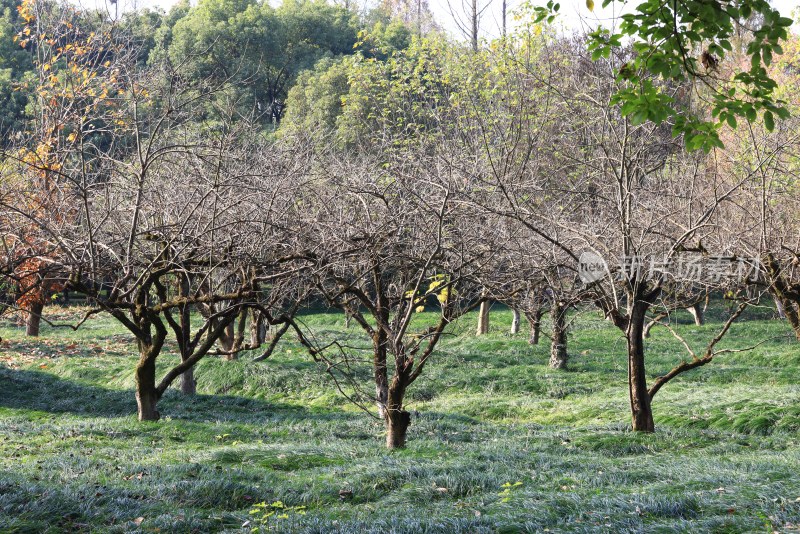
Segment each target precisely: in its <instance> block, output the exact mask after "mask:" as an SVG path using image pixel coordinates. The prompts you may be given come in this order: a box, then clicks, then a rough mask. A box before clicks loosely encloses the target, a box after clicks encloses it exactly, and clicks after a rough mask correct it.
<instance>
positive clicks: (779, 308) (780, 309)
mask: <svg viewBox="0 0 800 534" xmlns="http://www.w3.org/2000/svg"><path fill="white" fill-rule="evenodd" d="M772 300H773V301H775V310H776V311H777V312H778V319H786V309H785V308H784V307H783V302H781V299H779V298H778V297H776V296H775V295H772Z"/></svg>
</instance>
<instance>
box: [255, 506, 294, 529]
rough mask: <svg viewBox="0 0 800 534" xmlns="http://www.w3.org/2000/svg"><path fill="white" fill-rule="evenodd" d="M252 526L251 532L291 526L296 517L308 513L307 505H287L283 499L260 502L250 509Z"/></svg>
mask: <svg viewBox="0 0 800 534" xmlns="http://www.w3.org/2000/svg"><path fill="white" fill-rule="evenodd" d="M250 515H251V516H252V518H253V519H252V523H251V524H252V525H253V526H252V528H251V529H250V532H269V531H272V530H278V529H279V528H281V527H285V528H290V527H291V526H292V524H294V519H296V518H297V517H298V516H304V515H306V507H305V506H286V505H285V504H283V501H275V502H273V503H271V504H267V503H266V502H260V503H258V504H255V505H253V508H252V509H251V510H250Z"/></svg>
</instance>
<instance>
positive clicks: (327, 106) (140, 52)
mask: <svg viewBox="0 0 800 534" xmlns="http://www.w3.org/2000/svg"><path fill="white" fill-rule="evenodd" d="M15 17H17V19H16V20H17V21H18V22H19V24H20V27H19V28H18V31H17V32H16V34H15V37H16V40H17V46H19V47H20V48H21V49H24V50H25V51H26V52H27V53H28V54H29V57H28V59H27V61H29V71H28V74H26V75H25V76H24V77H22V78H20V79H24V80H26V81H25V82H24V84H26V85H24V86H21V87H22V88H23V89H24V90H26V91H27V95H28V97H27V98H28V100H29V102H28V111H27V112H26V113H27V114H28V115H27V118H26V119H25V120H23V121H22V124H23V126H22V127H20V128H19V129H17V130H16V132H18V133H17V134H15V135H14V136H12V139H14V141H13V142H10V143H9V144H8V146H7V147H6V148H5V150H4V153H3V159H2V162H0V171H1V172H2V175H1V176H0V235H1V236H2V240H0V245H1V246H2V248H1V249H0V252H2V256H0V269H1V270H2V271H1V273H2V276H3V282H2V283H3V286H4V288H3V290H4V291H5V293H6V294H7V295H10V294H12V293H13V294H15V295H16V296H15V299H13V300H14V301H15V302H16V305H14V304H11V303H10V302H7V307H8V308H9V309H13V308H15V307H17V308H21V309H22V311H23V312H24V313H25V314H26V315H27V317H28V318H29V320H30V319H31V318H33V319H38V318H39V317H41V316H42V314H43V309H42V306H41V304H43V303H44V301H46V299H47V298H48V296H49V295H51V294H53V293H54V292H59V291H70V292H74V293H79V294H81V295H84V296H85V297H86V298H87V301H88V303H89V306H90V308H89V309H88V311H87V312H86V318H88V317H90V316H92V315H95V314H99V313H106V314H110V315H111V316H112V317H113V318H114V319H116V320H117V321H118V322H119V323H120V324H121V325H122V326H123V327H124V328H126V329H127V330H128V331H129V332H130V333H131V334H132V335H133V336H134V338H135V339H136V344H137V349H138V354H139V358H138V361H137V362H136V367H135V373H136V375H135V376H136V400H137V404H138V414H139V419H141V420H157V419H158V418H159V413H158V408H157V405H158V401H159V399H160V398H161V397H162V396H163V395H164V393H165V392H166V391H167V389H168V388H170V387H171V386H173V384H174V383H176V381H178V380H179V379H180V383H181V389H182V391H184V392H185V393H192V392H193V391H194V387H195V384H194V378H193V376H192V368H193V367H194V365H195V364H196V363H197V362H199V361H200V360H201V359H203V358H205V357H209V356H219V357H224V358H235V357H237V355H240V354H244V353H248V354H250V353H252V352H251V351H258V352H256V353H255V354H257V355H258V356H257V357H256V359H257V360H263V359H266V358H268V357H269V356H270V354H272V352H273V351H274V349H275V346H276V344H277V343H279V342H280V340H281V338H282V337H283V336H285V335H289V336H293V337H294V338H296V339H297V340H298V341H299V342H300V343H301V344H302V346H303V347H304V348H305V349H306V350H307V352H308V354H309V356H310V357H311V358H313V359H314V360H315V361H317V362H319V363H320V366H321V368H323V369H325V370H326V371H327V372H328V373H329V374H330V375H331V377H332V378H333V383H334V384H335V385H336V387H338V388H339V389H340V391H341V392H342V393H343V394H345V395H347V396H348V397H350V398H351V399H352V400H353V401H355V402H357V403H359V404H360V405H361V406H363V407H364V408H365V409H366V410H368V411H370V412H375V411H377V414H378V417H380V418H381V419H382V420H383V421H385V424H386V428H387V446H388V447H390V448H394V447H402V446H403V445H404V444H405V441H406V436H407V430H408V427H409V424H410V416H409V413H408V412H407V411H406V410H405V408H404V399H405V395H406V392H407V391H408V389H409V388H411V387H413V384H414V382H415V381H416V380H417V378H419V377H420V376H421V375H422V373H423V372H424V370H425V368H426V366H427V365H435V359H436V348H437V344H438V343H439V342H440V341H441V339H442V337H443V336H444V335H446V334H447V332H448V329H449V328H450V325H451V324H452V323H453V322H454V321H456V320H457V319H459V317H461V316H463V315H464V314H465V313H467V312H469V311H471V310H474V309H478V308H481V309H482V313H481V316H482V317H483V318H484V320H485V319H486V317H485V311H486V310H488V306H487V305H486V304H487V303H488V302H490V301H501V302H505V303H508V304H509V305H510V306H512V307H513V308H514V309H515V310H517V311H518V312H519V313H520V315H524V316H525V317H527V318H528V320H529V321H530V323H531V326H532V329H533V332H532V337H534V338H537V339H538V325H539V321H540V319H541V317H542V314H543V313H545V311H549V312H550V314H551V316H552V318H553V320H552V324H553V333H552V336H551V339H552V351H551V352H552V358H551V364H552V365H553V366H554V367H564V366H566V365H567V351H566V339H567V337H566V330H567V328H568V321H567V319H566V316H567V312H568V310H569V309H571V308H573V307H576V306H581V307H590V308H594V309H597V310H599V311H600V312H602V313H603V314H604V316H605V317H606V318H607V319H608V320H609V321H610V322H611V323H612V324H613V325H614V326H615V327H616V328H618V329H619V330H620V333H621V335H622V336H623V337H624V339H625V341H626V347H627V349H626V352H627V354H626V357H627V361H628V370H629V373H628V388H629V397H630V399H629V400H630V409H631V416H632V427H633V429H634V430H637V431H653V430H654V424H653V415H652V406H651V404H652V400H653V398H654V396H655V395H656V393H657V392H658V391H659V390H660V388H661V387H663V386H664V385H665V384H666V383H668V382H669V381H670V380H672V379H673V378H675V377H676V376H679V375H681V374H682V373H684V372H686V371H689V370H692V369H695V368H697V367H700V366H703V365H706V364H708V363H709V362H711V361H712V360H713V359H714V358H715V357H716V356H717V355H718V354H720V353H725V352H729V351H731V350H745V349H746V348H747V347H739V348H735V349H732V348H727V349H720V348H719V347H718V345H719V343H720V341H721V340H722V339H723V337H724V336H725V334H726V333H727V332H728V330H729V329H730V328H731V327H732V325H733V323H734V322H735V321H736V320H737V319H738V318H739V317H740V316H741V315H742V313H744V311H745V309H746V308H747V307H748V306H751V305H754V304H758V303H760V302H762V301H764V299H770V300H771V299H774V300H775V302H777V303H778V304H779V307H780V309H782V310H783V313H785V315H786V317H787V318H788V320H789V323H790V324H791V326H792V328H793V329H794V333H795V334H796V335H797V336H798V338H800V318H799V315H798V314H799V313H800V273H799V272H798V267H799V265H798V254H799V253H800V219H798V215H797V212H796V206H797V201H798V200H799V199H798V196H799V195H800V191H799V190H798V181H797V175H796V172H797V162H798V155H800V144H799V143H798V139H797V136H798V133H797V132H798V125H797V124H796V119H794V118H791V117H788V116H787V118H785V119H784V120H779V121H777V122H776V121H775V119H774V118H770V119H766V118H764V120H760V119H759V118H758V117H755V116H754V117H752V120H751V121H739V123H738V124H737V121H736V118H735V116H734V115H730V116H731V117H732V118H731V119H728V118H726V119H724V122H723V123H720V124H716V126H714V128H715V129H714V135H715V136H716V137H717V138H718V139H719V141H720V142H719V143H713V142H710V143H709V142H703V143H697V144H694V145H693V143H692V142H691V139H692V138H694V137H696V136H697V135H698V134H697V133H696V132H694V133H693V132H692V131H691V130H686V129H685V128H684V126H685V125H686V124H688V123H689V122H690V121H687V120H685V118H686V117H700V118H701V119H702V118H704V117H705V118H708V117H710V116H712V115H711V110H710V108H709V107H708V100H707V99H708V97H709V95H711V100H712V101H716V102H718V99H717V100H715V98H716V97H714V95H715V94H716V93H715V91H716V92H718V91H720V90H722V89H724V87H725V84H727V83H735V84H742V83H745V82H742V81H741V80H736V79H735V76H736V73H737V72H744V71H746V69H745V68H744V67H742V66H741V65H742V64H743V62H744V61H750V59H749V55H748V54H750V52H749V51H748V42H749V41H748V39H751V38H752V33H748V32H746V31H742V32H741V36H740V37H739V39H740V40H739V41H733V42H732V43H730V44H731V50H732V51H731V52H730V53H729V54H728V55H727V56H726V57H725V58H722V57H719V56H718V57H717V58H716V59H715V62H716V63H715V64H714V65H713V67H711V66H709V67H708V68H709V72H708V73H707V75H705V76H704V78H703V80H702V83H700V82H698V81H697V80H696V79H695V78H693V77H692V76H686V77H685V78H684V79H683V80H680V79H678V77H671V78H669V79H665V78H664V77H663V76H661V75H657V74H653V73H649V72H648V71H647V69H645V68H641V66H640V67H638V68H639V70H637V71H636V76H635V77H632V76H630V73H629V72H626V70H625V69H630V68H633V67H631V65H635V64H636V58H638V57H639V56H637V51H636V50H635V49H634V48H632V47H630V46H622V45H620V46H617V47H612V49H611V50H610V52H609V53H608V54H599V55H597V54H595V57H592V53H591V51H590V50H588V48H587V40H586V39H584V38H582V37H578V36H571V37H564V36H560V35H557V34H555V33H554V32H553V31H552V30H550V29H549V27H548V26H547V25H544V24H542V23H536V22H534V21H535V20H536V19H535V17H536V15H535V13H534V14H533V16H531V18H530V20H531V22H530V23H529V24H523V25H522V26H521V27H520V28H518V29H517V30H516V31H515V32H513V33H510V34H509V35H507V36H506V37H504V38H502V39H499V40H497V41H494V42H491V43H484V46H482V47H478V50H475V49H474V47H472V46H465V45H462V44H460V43H458V42H453V41H450V40H448V39H447V38H445V37H444V36H442V35H440V34H437V33H436V32H434V31H431V32H429V33H427V34H425V33H424V32H423V31H422V30H421V27H420V26H419V25H418V26H417V28H414V26H413V25H409V24H406V23H403V22H402V21H397V20H395V21H389V22H388V23H386V24H384V23H382V22H378V23H376V24H374V25H372V26H371V27H372V29H373V31H369V32H367V31H364V30H363V29H362V30H358V28H359V24H362V22H363V21H359V19H358V17H357V16H356V15H355V14H353V13H351V12H349V11H348V10H347V9H345V8H341V7H333V6H328V5H327V4H322V3H319V2H313V3H303V2H287V3H285V4H284V5H283V6H281V7H279V8H272V7H269V6H268V5H267V4H259V3H255V2H230V1H224V2H220V1H219V0H205V1H202V2H200V4H199V5H198V6H197V7H194V8H189V7H188V6H178V7H177V8H175V9H174V10H173V11H172V12H171V13H170V14H169V15H165V16H158V17H157V16H155V15H153V14H152V13H144V14H138V15H131V16H130V17H126V18H124V19H123V20H121V21H118V22H115V21H110V20H106V19H103V18H102V17H101V16H99V15H97V14H96V13H81V12H78V11H76V10H75V9H74V8H72V7H70V6H69V5H62V4H54V3H51V2H44V1H42V0H25V1H24V2H23V3H22V4H21V5H20V6H19V9H18V10H17V13H16V15H15ZM744 18H745V19H746V18H747V17H744ZM751 22H752V21H749V22H748V24H750V23H751ZM762 22H763V21H762ZM752 23H753V24H755V25H756V30H757V27H758V24H759V23H758V21H755V22H752ZM148 24H150V26H148ZM765 24H766V23H765ZM362 27H363V25H362ZM746 27H747V25H746V24H745V23H742V24H741V25H739V26H737V28H739V29H741V28H746ZM293 32H294V33H293ZM293 36H294V37H293ZM298 36H300V37H298ZM781 42H782V43H783V45H782V46H783V48H782V52H783V55H781V56H778V57H775V58H774V59H772V58H771V59H770V60H769V61H764V63H765V64H766V67H769V70H768V71H766V74H765V76H767V77H768V78H769V79H770V80H775V88H776V89H775V91H776V97H775V98H776V100H775V101H776V102H777V101H778V99H780V100H782V102H783V103H782V104H781V106H782V107H780V109H793V108H794V107H796V104H797V102H798V95H797V94H796V92H794V91H796V89H795V87H797V81H798V73H799V71H798V67H797V62H796V59H797V57H798V56H797V41H796V40H795V39H787V40H782V41H781ZM737 51H738V52H737ZM762 51H763V49H762V48H759V54H762ZM706 52H707V50H706V51H704V50H703V49H702V48H698V49H696V50H694V52H693V53H695V54H696V55H697V57H700V56H701V55H702V54H703V53H706ZM759 68H765V67H764V66H759ZM304 69H305V70H304ZM711 69H713V72H711ZM731 80H733V81H731ZM641 83H645V84H649V86H650V87H652V88H654V90H656V91H657V94H658V95H660V98H662V100H661V102H662V103H663V102H664V98H669V99H670V101H671V102H672V106H673V109H674V113H673V114H671V115H670V114H667V115H665V116H663V117H647V116H642V115H640V114H639V111H640V108H638V107H635V106H634V107H631V106H629V107H628V108H627V109H626V107H625V106H626V103H625V100H624V99H623V100H620V94H625V91H629V90H630V89H631V88H632V87H633V86H636V87H638V85H637V84H641ZM726 91H727V90H726ZM727 94H730V95H733V93H727ZM762 96H764V94H763V93H762ZM737 98H738V97H737ZM628 102H630V100H629V101H628ZM762 104H763V102H762ZM754 109H755V108H754ZM758 109H759V110H763V107H761V108H758ZM772 109H775V110H777V109H779V108H778V106H777V105H776V106H775V107H774V108H772ZM775 113H776V114H778V112H777V111H775ZM682 117H683V119H682ZM281 119H282V120H281ZM681 121H683V122H681ZM701 122H702V123H703V124H712V125H713V124H714V123H713V121H706V122H703V121H700V122H697V121H695V122H694V123H693V124H700V123H701ZM278 123H280V124H278ZM681 124H683V125H684V126H681ZM693 136H694V137H693ZM703 139H706V140H707V139H709V137H704V138H703ZM687 146H688V148H705V150H689V149H688V148H687ZM598 265H600V267H601V268H600V269H599V270H598V269H589V267H592V268H593V267H597V266H598ZM687 265H688V266H689V267H688V268H687ZM711 294H714V295H722V296H724V298H725V299H728V300H729V301H730V302H731V303H732V306H731V308H730V309H731V311H730V313H729V315H728V318H727V320H726V321H725V322H724V323H723V324H721V325H720V326H719V331H718V333H717V334H716V335H715V336H714V337H713V339H712V340H710V341H709V342H708V343H707V344H706V345H705V346H701V347H697V346H692V345H691V344H690V343H689V342H687V341H686V340H685V339H683V338H682V337H681V336H680V335H679V333H678V332H676V331H674V330H672V329H671V327H670V325H669V321H668V318H669V316H670V314H671V313H672V312H673V311H674V310H676V309H680V308H691V309H692V310H694V311H695V313H696V314H698V313H699V312H698V310H701V309H702V302H703V301H704V300H705V299H707V298H708V296H709V295H711ZM6 301H9V299H6ZM312 302H314V303H320V302H321V303H324V304H325V305H327V306H329V307H330V308H333V309H338V310H341V311H342V312H343V313H344V314H345V315H346V317H347V319H348V321H349V322H351V323H354V326H355V328H356V331H358V332H361V334H362V335H363V340H364V343H363V345H368V346H369V347H370V349H369V351H368V354H367V355H366V356H365V352H364V351H363V350H362V349H360V348H358V347H353V346H352V343H351V342H349V341H348V340H347V339H344V338H341V337H340V336H339V334H335V333H332V332H326V333H319V332H313V331H310V330H309V329H308V328H306V326H305V325H304V324H303V323H302V322H301V321H299V320H298V312H299V311H300V310H302V309H303V308H304V307H305V306H307V305H309V303H312ZM424 310H428V311H429V312H430V311H434V310H435V311H436V313H424V314H423V313H420V312H421V311H424ZM698 320H699V315H698ZM654 325H663V327H665V328H670V329H671V330H672V331H673V334H674V335H675V337H676V343H677V344H679V345H681V346H682V347H684V349H685V350H686V351H687V355H686V358H684V359H683V360H681V361H679V362H676V366H675V368H674V369H672V370H671V371H670V372H669V373H666V374H665V375H663V376H660V377H656V378H655V379H654V380H652V381H650V382H648V373H647V370H646V358H645V344H646V335H647V331H649V328H651V327H653V326H654ZM72 326H73V327H76V328H77V327H80V324H77V325H72ZM351 335H352V333H350V334H348V336H351ZM168 340H172V341H173V342H174V343H175V344H176V346H177V347H178V351H179V355H180V361H179V363H177V364H175V365H174V366H171V367H168V368H166V369H165V368H164V367H163V366H161V367H159V366H157V363H158V362H161V361H163V359H161V360H159V357H160V356H161V354H162V352H164V350H165V349H164V347H165V343H166V342H167V341H168ZM754 343H755V341H754ZM365 367H367V368H368V369H369V370H370V373H369V374H370V376H371V378H372V380H371V384H370V385H369V387H365V386H364V383H363V381H362V380H361V379H360V377H361V376H362V373H361V372H360V371H361V370H363V369H364V368H365ZM159 370H160V371H161V373H160V374H159V373H158V372H157V371H159ZM373 406H375V407H373Z"/></svg>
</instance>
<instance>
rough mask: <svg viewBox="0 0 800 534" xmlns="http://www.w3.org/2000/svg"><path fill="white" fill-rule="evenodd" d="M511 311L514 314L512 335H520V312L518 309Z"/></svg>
mask: <svg viewBox="0 0 800 534" xmlns="http://www.w3.org/2000/svg"><path fill="white" fill-rule="evenodd" d="M511 311H512V312H513V314H514V316H513V318H512V319H511V333H512V334H519V323H520V319H521V318H520V315H519V310H518V309H516V308H513V309H512V310H511Z"/></svg>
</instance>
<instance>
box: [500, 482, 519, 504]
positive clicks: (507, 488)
mask: <svg viewBox="0 0 800 534" xmlns="http://www.w3.org/2000/svg"><path fill="white" fill-rule="evenodd" d="M521 486H522V482H520V481H517V482H514V483H513V484H512V483H511V482H506V483H505V484H503V485H502V486H500V487H501V488H503V491H501V492H500V493H498V495H499V496H501V497H502V499H500V502H508V501H510V500H511V497H512V496H513V495H514V491H515V490H516V489H517V488H519V487H521Z"/></svg>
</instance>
